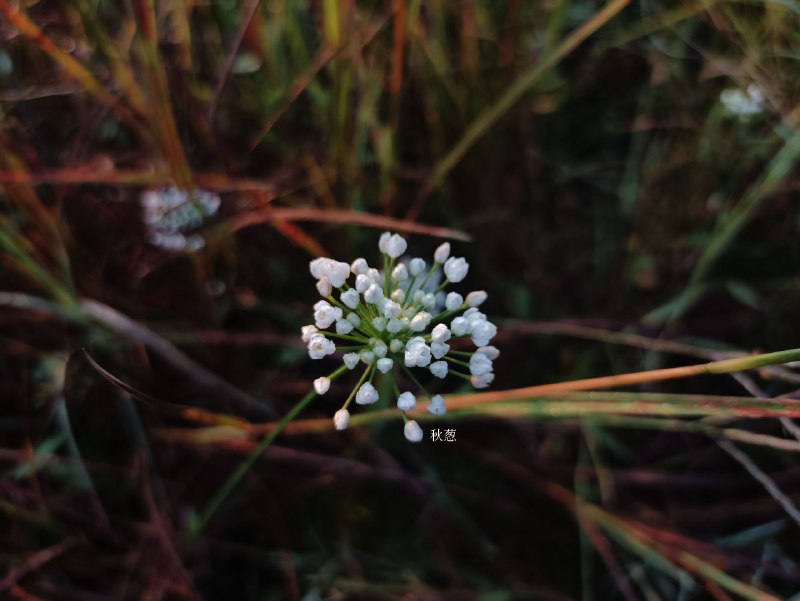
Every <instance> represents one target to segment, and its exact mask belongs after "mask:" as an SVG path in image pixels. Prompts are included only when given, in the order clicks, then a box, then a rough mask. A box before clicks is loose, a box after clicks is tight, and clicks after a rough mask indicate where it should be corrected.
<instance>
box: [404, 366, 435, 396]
mask: <svg viewBox="0 0 800 601" xmlns="http://www.w3.org/2000/svg"><path fill="white" fill-rule="evenodd" d="M403 371H405V372H406V374H408V377H409V378H411V381H412V382H414V384H416V385H417V388H419V389H420V390H421V391H422V392H424V393H425V396H426V397H428V400H430V399H432V398H433V397H432V396H431V394H430V393H429V392H428V391H427V390H425V387H424V386H423V385H422V384H420V381H419V380H417V378H416V376H414V374H413V373H411V370H410V369H408V368H407V367H406V366H405V364H403Z"/></svg>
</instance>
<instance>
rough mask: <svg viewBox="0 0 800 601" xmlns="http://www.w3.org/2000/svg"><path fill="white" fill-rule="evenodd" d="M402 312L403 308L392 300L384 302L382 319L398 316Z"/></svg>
mask: <svg viewBox="0 0 800 601" xmlns="http://www.w3.org/2000/svg"><path fill="white" fill-rule="evenodd" d="M402 310H403V307H402V306H401V305H400V304H399V303H396V302H394V301H393V300H389V301H386V304H385V305H384V306H383V315H384V317H388V318H392V317H397V316H398V315H400V312H401V311H402Z"/></svg>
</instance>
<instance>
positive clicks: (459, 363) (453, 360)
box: [444, 355, 470, 367]
mask: <svg viewBox="0 0 800 601" xmlns="http://www.w3.org/2000/svg"><path fill="white" fill-rule="evenodd" d="M444 360H445V361H449V362H450V363H455V364H457V365H463V366H464V367H469V366H470V365H469V363H467V362H466V361H459V360H458V359H453V358H452V357H448V356H447V355H445V356H444Z"/></svg>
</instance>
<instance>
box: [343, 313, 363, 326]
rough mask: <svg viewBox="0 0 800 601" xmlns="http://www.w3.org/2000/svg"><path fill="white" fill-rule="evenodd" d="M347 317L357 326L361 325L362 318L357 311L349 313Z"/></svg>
mask: <svg viewBox="0 0 800 601" xmlns="http://www.w3.org/2000/svg"><path fill="white" fill-rule="evenodd" d="M345 319H347V321H349V322H350V323H352V324H353V325H354V326H355V327H358V326H360V325H361V318H360V317H359V316H358V314H357V313H348V314H347V317H346V318H345Z"/></svg>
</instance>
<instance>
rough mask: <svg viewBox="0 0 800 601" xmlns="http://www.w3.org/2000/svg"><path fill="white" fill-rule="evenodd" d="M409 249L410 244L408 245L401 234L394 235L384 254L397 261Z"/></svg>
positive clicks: (387, 243) (388, 242)
mask: <svg viewBox="0 0 800 601" xmlns="http://www.w3.org/2000/svg"><path fill="white" fill-rule="evenodd" d="M382 237H383V236H381V238H382ZM407 247H408V244H407V243H406V240H405V238H403V237H402V236H401V235H400V234H392V237H391V238H389V240H388V241H387V242H386V250H385V251H384V252H385V253H386V254H387V255H389V256H390V257H391V258H392V259H396V258H397V257H399V256H400V255H402V254H403V253H404V252H406V248H407Z"/></svg>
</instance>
